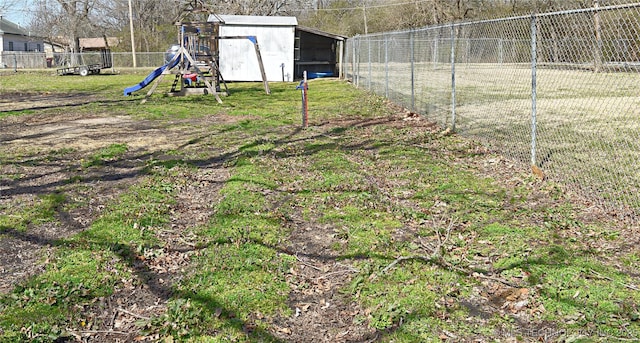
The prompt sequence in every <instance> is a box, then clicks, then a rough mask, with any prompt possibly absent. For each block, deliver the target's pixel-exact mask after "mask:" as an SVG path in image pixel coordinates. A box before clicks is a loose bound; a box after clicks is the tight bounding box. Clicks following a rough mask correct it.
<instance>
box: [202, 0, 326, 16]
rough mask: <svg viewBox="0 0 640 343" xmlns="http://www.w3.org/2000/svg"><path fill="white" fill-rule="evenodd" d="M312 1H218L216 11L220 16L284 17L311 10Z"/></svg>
mask: <svg viewBox="0 0 640 343" xmlns="http://www.w3.org/2000/svg"><path fill="white" fill-rule="evenodd" d="M314 3H315V1H310V0H222V1H216V2H215V5H214V10H215V11H216V13H218V14H240V15H282V14H291V13H293V12H297V10H299V9H304V8H309V5H313V4H314Z"/></svg>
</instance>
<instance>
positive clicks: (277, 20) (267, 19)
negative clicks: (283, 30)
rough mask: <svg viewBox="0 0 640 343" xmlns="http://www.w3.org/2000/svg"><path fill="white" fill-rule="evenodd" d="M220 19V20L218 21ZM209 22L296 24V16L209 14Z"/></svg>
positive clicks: (224, 23) (223, 23) (256, 24)
mask: <svg viewBox="0 0 640 343" xmlns="http://www.w3.org/2000/svg"><path fill="white" fill-rule="evenodd" d="M220 19H222V22H220ZM208 20H209V21H210V22H218V23H220V24H222V25H242V26H297V25H298V19H296V17H276V16H251V15H227V14H222V15H213V14H212V15H209V19H208Z"/></svg>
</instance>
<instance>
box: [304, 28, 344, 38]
mask: <svg viewBox="0 0 640 343" xmlns="http://www.w3.org/2000/svg"><path fill="white" fill-rule="evenodd" d="M296 30H299V31H304V32H308V33H312V34H314V35H318V36H324V37H328V38H332V39H335V40H346V39H347V37H345V36H340V35H334V34H332V33H328V32H324V31H320V30H318V29H314V28H311V27H306V26H298V27H297V28H296Z"/></svg>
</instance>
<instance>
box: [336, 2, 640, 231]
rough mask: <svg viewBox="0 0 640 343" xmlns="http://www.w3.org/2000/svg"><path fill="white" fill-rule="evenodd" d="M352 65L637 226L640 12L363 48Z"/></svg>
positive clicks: (446, 123) (438, 34) (390, 39)
mask: <svg viewBox="0 0 640 343" xmlns="http://www.w3.org/2000/svg"><path fill="white" fill-rule="evenodd" d="M346 54H347V57H346V58H345V60H346V66H345V71H346V76H347V77H348V78H350V79H351V80H352V81H353V83H354V84H355V85H356V86H357V87H360V88H365V89H368V90H371V91H372V92H375V93H377V94H380V95H384V96H386V97H388V98H389V99H391V100H392V101H394V102H396V103H398V104H400V105H403V106H404V107H406V108H409V109H411V110H413V111H415V112H418V113H420V114H422V115H423V116H425V117H426V118H428V119H429V120H432V121H435V122H437V123H438V124H439V125H441V126H443V127H451V128H453V129H455V130H456V132H458V133H460V134H462V135H465V136H471V137H473V138H474V139H476V140H478V141H480V142H482V143H483V144H485V145H486V146H488V147H489V148H490V149H493V150H495V151H498V152H500V153H501V154H503V155H505V156H507V157H509V158H511V159H513V160H516V161H519V162H521V163H523V164H531V165H532V166H535V167H536V168H539V169H541V170H542V171H543V172H544V174H545V176H546V177H548V178H550V179H552V180H555V181H559V182H561V183H562V184H564V185H566V186H567V187H569V188H570V189H571V190H574V191H576V192H578V193H581V194H583V195H586V196H587V197H588V198H589V199H591V200H592V201H593V202H594V204H597V205H599V206H601V207H604V208H606V209H608V210H610V211H612V212H615V213H617V214H618V215H620V216H624V217H629V218H631V219H633V220H634V221H636V222H637V219H635V218H637V216H638V214H640V198H639V192H638V189H639V188H640V171H639V168H638V167H640V165H639V163H638V162H639V161H640V137H639V136H640V98H639V97H638V91H639V90H640V75H639V71H640V3H634V4H627V5H619V6H608V7H599V8H598V7H595V8H589V9H581V10H574V11H562V12H555V13H545V14H536V15H531V16H522V17H512V18H505V19H495V20H487V21H479V22H469V23H454V24H449V25H443V26H437V27H427V28H423V29H418V30H411V31H404V32H387V33H381V34H370V35H365V36H356V37H353V38H352V39H349V40H348V41H347V48H346Z"/></svg>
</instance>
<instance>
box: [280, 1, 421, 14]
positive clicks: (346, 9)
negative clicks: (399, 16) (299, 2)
mask: <svg viewBox="0 0 640 343" xmlns="http://www.w3.org/2000/svg"><path fill="white" fill-rule="evenodd" d="M427 1H431V0H416V1H411V2H399V3H395V4H383V5H366V6H365V7H366V8H367V9H371V8H387V7H395V6H404V5H415V4H419V3H423V2H427ZM356 10H358V11H359V10H362V6H358V7H339V8H317V9H297V10H292V12H305V11H309V12H313V11H322V12H330V11H356Z"/></svg>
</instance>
